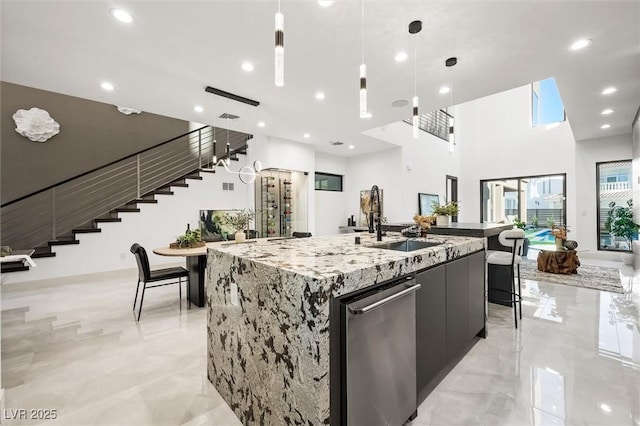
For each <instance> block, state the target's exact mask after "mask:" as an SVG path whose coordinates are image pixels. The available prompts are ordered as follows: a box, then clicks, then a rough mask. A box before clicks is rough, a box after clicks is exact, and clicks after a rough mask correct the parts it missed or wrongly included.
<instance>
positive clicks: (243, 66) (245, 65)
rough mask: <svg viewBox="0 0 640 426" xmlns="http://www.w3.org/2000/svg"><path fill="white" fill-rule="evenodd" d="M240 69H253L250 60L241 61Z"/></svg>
mask: <svg viewBox="0 0 640 426" xmlns="http://www.w3.org/2000/svg"><path fill="white" fill-rule="evenodd" d="M242 69H243V70H245V71H247V72H249V71H253V64H252V63H251V62H243V63H242Z"/></svg>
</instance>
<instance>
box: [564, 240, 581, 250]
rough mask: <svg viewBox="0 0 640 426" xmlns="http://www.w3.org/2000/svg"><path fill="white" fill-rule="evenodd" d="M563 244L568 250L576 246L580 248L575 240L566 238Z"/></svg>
mask: <svg viewBox="0 0 640 426" xmlns="http://www.w3.org/2000/svg"><path fill="white" fill-rule="evenodd" d="M563 246H564V248H566V249H567V250H575V249H576V248H578V242H577V241H574V240H564V242H563Z"/></svg>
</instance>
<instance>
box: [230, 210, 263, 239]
mask: <svg viewBox="0 0 640 426" xmlns="http://www.w3.org/2000/svg"><path fill="white" fill-rule="evenodd" d="M255 216H256V214H255V212H254V211H253V210H251V209H249V210H245V209H242V210H238V211H236V212H235V213H226V214H225V215H224V222H225V223H226V224H227V225H229V226H231V227H233V228H234V229H235V230H236V233H235V240H236V242H239V243H240V242H243V241H244V240H246V239H247V236H246V235H245V233H244V230H245V229H247V230H248V229H249V223H250V222H251V221H252V220H253V218H254V217H255Z"/></svg>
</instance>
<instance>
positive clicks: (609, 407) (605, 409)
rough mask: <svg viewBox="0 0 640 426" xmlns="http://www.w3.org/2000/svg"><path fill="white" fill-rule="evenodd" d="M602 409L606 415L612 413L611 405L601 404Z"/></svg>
mask: <svg viewBox="0 0 640 426" xmlns="http://www.w3.org/2000/svg"><path fill="white" fill-rule="evenodd" d="M600 409H601V410H602V411H604V412H605V413H610V412H611V406H610V405H609V404H600Z"/></svg>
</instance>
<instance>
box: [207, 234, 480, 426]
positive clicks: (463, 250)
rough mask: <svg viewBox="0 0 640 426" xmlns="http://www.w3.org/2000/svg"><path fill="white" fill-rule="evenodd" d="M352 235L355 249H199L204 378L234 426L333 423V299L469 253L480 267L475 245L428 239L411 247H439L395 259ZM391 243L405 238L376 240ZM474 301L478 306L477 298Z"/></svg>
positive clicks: (283, 244) (309, 241) (396, 254)
mask: <svg viewBox="0 0 640 426" xmlns="http://www.w3.org/2000/svg"><path fill="white" fill-rule="evenodd" d="M358 235H359V236H360V237H361V241H362V244H359V245H358V244H355V243H354V234H345V235H336V236H330V237H314V238H303V239H291V240H279V241H266V240H257V242H251V243H245V244H237V245H233V246H227V247H219V248H215V249H209V250H208V258H207V279H206V298H207V338H208V342H207V349H208V363H207V370H208V377H209V380H210V381H211V382H212V383H213V385H214V386H215V387H216V389H217V390H218V392H219V393H220V395H221V396H222V397H223V398H224V400H225V401H226V402H227V403H228V404H229V406H230V407H231V409H232V410H233V411H234V412H235V413H236V415H237V416H238V418H239V419H240V421H242V423H243V424H310V425H320V424H328V423H329V422H331V424H337V423H338V422H337V421H336V419H338V418H339V417H338V414H339V413H336V411H337V410H336V408H335V404H333V406H332V403H331V401H332V394H331V392H332V389H334V390H335V386H336V384H337V383H333V388H331V387H330V386H331V383H330V381H331V380H330V377H331V376H332V374H331V372H330V362H331V360H330V347H332V345H331V343H330V332H331V329H332V324H330V317H331V316H330V305H331V302H332V300H334V298H337V297H340V296H343V295H346V294H349V293H352V292H354V291H357V290H361V289H364V288H367V287H371V286H375V285H376V284H379V283H383V282H385V281H388V280H391V279H393V278H397V277H402V276H405V275H408V274H415V273H416V272H418V271H429V270H431V268H435V267H437V266H438V265H444V264H447V263H449V262H453V261H455V260H457V259H461V258H465V257H466V256H469V255H471V254H473V253H476V254H477V255H479V256H480V257H482V258H483V255H482V253H483V252H484V248H485V247H484V240H483V239H479V238H471V237H457V236H433V235H432V236H429V237H428V238H426V239H417V240H422V241H425V240H426V241H433V242H438V243H441V244H440V245H436V246H433V247H429V248H424V249H420V250H415V251H411V252H400V251H393V250H384V249H380V248H372V247H370V246H372V245H375V244H376V241H375V237H374V236H373V235H372V234H358ZM394 240H404V238H403V237H401V236H400V235H399V234H395V235H391V234H390V235H388V236H386V237H385V238H384V241H394ZM478 252H480V253H478ZM436 269H437V268H436ZM419 291H420V290H419ZM476 294H477V293H476ZM477 297H478V298H479V299H480V301H481V303H482V305H483V304H484V300H483V299H484V291H482V292H481V294H480V295H478V296H477ZM465 315H466V313H465ZM482 315H483V317H482V321H483V324H482V325H484V312H482ZM465 318H466V316H465ZM465 321H466V319H465ZM465 324H466V322H465ZM482 325H481V327H482ZM464 331H465V333H466V332H467V330H466V329H465V330H464ZM477 332H478V330H476V331H475V332H474V333H477ZM333 356H334V360H335V356H337V355H336V354H333Z"/></svg>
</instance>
